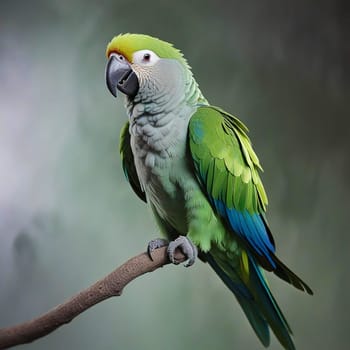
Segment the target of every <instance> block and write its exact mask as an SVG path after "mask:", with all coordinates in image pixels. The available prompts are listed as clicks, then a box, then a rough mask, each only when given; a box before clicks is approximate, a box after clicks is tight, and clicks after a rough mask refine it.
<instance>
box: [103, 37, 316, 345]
mask: <svg viewBox="0 0 350 350" xmlns="http://www.w3.org/2000/svg"><path fill="white" fill-rule="evenodd" d="M106 55H107V58H108V63H107V66H106V83H107V87H108V89H109V90H110V92H111V93H112V94H113V95H114V96H115V97H116V96H117V91H118V90H119V91H121V92H122V93H123V94H124V95H125V96H126V98H125V107H126V111H127V115H128V121H127V122H126V124H125V126H124V128H123V129H122V130H121V136H120V154H121V160H122V167H123V170H124V173H125V176H126V178H127V180H128V181H129V183H130V185H131V187H132V189H133V190H134V192H135V193H136V194H137V195H138V197H139V198H140V199H141V200H143V201H144V202H146V203H147V204H148V205H149V206H150V208H151V210H152V212H153V214H154V217H155V219H156V222H157V224H158V226H159V228H160V231H161V232H162V234H163V235H165V237H167V239H168V240H169V241H170V243H169V245H168V256H169V259H170V260H171V261H172V262H173V263H175V264H176V263H178V261H176V259H175V256H174V251H175V249H177V248H180V249H181V250H182V251H183V252H184V254H185V256H186V257H187V263H186V265H185V266H191V265H192V264H193V263H194V262H195V260H196V257H197V256H198V257H199V258H200V259H201V260H202V261H204V262H207V263H208V264H209V265H210V266H211V267H212V268H213V269H214V271H215V272H216V273H217V274H218V276H219V277H220V278H221V280H222V281H223V282H224V284H225V285H226V286H227V287H228V288H229V289H230V290H231V291H232V293H233V294H234V295H235V297H236V299H237V301H238V302H239V304H240V305H241V307H242V309H243V311H244V313H245V315H246V317H247V318H248V320H249V322H250V324H251V326H252V327H253V329H254V331H255V333H256V335H257V336H258V338H259V339H260V341H261V342H262V344H263V345H264V346H266V347H267V346H268V345H269V343H270V334H269V327H270V328H271V329H272V331H273V332H274V334H275V335H276V337H277V338H278V340H279V341H280V343H281V344H282V345H283V347H284V348H285V349H288V350H292V349H295V346H294V344H293V341H292V338H291V334H292V331H291V328H290V326H289V325H288V323H287V321H286V319H285V317H284V316H283V314H282V311H281V309H280V308H279V306H278V304H277V302H276V300H275V298H274V297H273V295H272V293H271V291H270V288H269V286H268V283H267V280H266V278H265V274H264V270H267V271H272V272H273V273H274V274H276V275H277V276H278V277H280V278H281V279H283V280H284V281H287V282H288V283H290V284H292V285H293V286H294V287H296V288H298V289H300V290H303V291H306V292H307V293H308V294H313V293H312V291H311V289H310V287H309V286H308V285H307V284H306V283H305V282H303V281H302V280H301V279H300V278H299V277H298V276H297V275H296V274H294V273H293V272H292V271H291V270H290V269H289V268H288V267H287V266H286V265H285V264H284V263H283V262H282V261H281V260H280V259H279V258H278V257H277V256H276V254H275V242H274V239H273V237H272V233H271V231H270V228H269V226H268V223H267V221H266V217H265V212H266V206H267V196H266V193H265V190H264V187H263V184H262V182H261V179H260V177H259V171H261V170H262V168H261V165H260V163H259V159H258V157H257V156H256V154H255V152H254V150H253V148H252V145H251V142H250V140H249V138H248V135H247V133H248V129H247V127H246V126H245V125H244V124H243V123H242V122H241V121H240V120H239V119H237V118H236V117H234V116H233V115H231V114H229V113H227V112H225V111H224V110H222V109H221V108H219V107H215V106H212V105H210V104H209V102H208V101H207V99H206V98H205V97H204V96H203V94H202V93H201V91H200V89H199V87H198V84H197V82H196V80H195V79H194V77H193V74H192V72H191V68H190V66H189V65H188V63H187V61H186V59H185V58H184V56H183V54H182V53H181V52H180V51H179V50H177V49H176V48H175V47H174V46H173V45H172V44H170V43H168V42H165V41H162V40H160V39H157V38H154V37H151V36H148V35H143V34H120V35H118V36H116V37H114V38H113V39H112V41H111V42H110V43H109V44H108V46H107V51H106ZM167 244H168V241H167V240H165V239H155V240H152V241H151V242H150V243H149V245H148V252H149V254H151V252H152V251H153V250H154V249H156V248H159V247H161V246H164V245H167Z"/></svg>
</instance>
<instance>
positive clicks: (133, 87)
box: [106, 55, 139, 98]
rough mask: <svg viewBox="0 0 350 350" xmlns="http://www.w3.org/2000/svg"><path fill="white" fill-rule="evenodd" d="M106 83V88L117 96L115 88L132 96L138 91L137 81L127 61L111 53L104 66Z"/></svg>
mask: <svg viewBox="0 0 350 350" xmlns="http://www.w3.org/2000/svg"><path fill="white" fill-rule="evenodd" d="M106 83H107V87H108V90H109V91H110V92H111V94H112V95H113V96H114V97H117V89H118V90H119V91H121V92H122V93H124V94H125V95H127V96H129V97H130V98H134V97H135V96H136V94H137V92H138V91H139V81H138V79H137V76H136V74H135V72H134V71H133V70H132V69H131V66H130V64H129V62H127V61H126V60H125V59H120V58H119V57H118V56H116V55H111V56H110V58H109V60H108V63H107V66H106Z"/></svg>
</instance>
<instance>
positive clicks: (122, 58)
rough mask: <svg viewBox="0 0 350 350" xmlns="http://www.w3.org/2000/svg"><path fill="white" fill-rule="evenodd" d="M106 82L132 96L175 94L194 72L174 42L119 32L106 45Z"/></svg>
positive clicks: (132, 97) (110, 88)
mask: <svg viewBox="0 0 350 350" xmlns="http://www.w3.org/2000/svg"><path fill="white" fill-rule="evenodd" d="M106 55H107V58H108V63H107V66H106V83H107V87H108V89H109V91H110V92H111V93H112V95H113V96H115V97H116V96H117V90H119V91H121V92H122V93H124V94H125V95H126V96H128V97H129V98H130V99H134V98H135V96H136V95H139V96H140V99H142V98H144V99H147V98H149V97H150V96H153V97H155V96H166V95H167V94H168V95H174V94H175V93H176V90H179V89H182V90H183V89H184V87H185V85H186V78H188V77H189V76H192V73H191V70H190V67H189V66H188V64H187V61H186V60H185V58H184V57H183V55H182V53H181V52H180V51H179V50H177V49H176V48H175V47H173V45H172V44H170V43H168V42H166V41H162V40H160V39H157V38H154V37H151V36H148V35H143V34H120V35H118V36H116V37H114V38H113V39H112V40H111V41H110V43H109V44H108V46H107V50H106Z"/></svg>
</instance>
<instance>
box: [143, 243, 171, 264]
mask: <svg viewBox="0 0 350 350" xmlns="http://www.w3.org/2000/svg"><path fill="white" fill-rule="evenodd" d="M168 244H169V242H168V241H167V240H166V239H163V238H156V239H152V241H150V242H149V243H148V246H147V254H148V256H149V258H150V259H151V260H152V261H153V259H152V252H153V251H154V250H156V249H158V248H162V247H165V246H167V245H168Z"/></svg>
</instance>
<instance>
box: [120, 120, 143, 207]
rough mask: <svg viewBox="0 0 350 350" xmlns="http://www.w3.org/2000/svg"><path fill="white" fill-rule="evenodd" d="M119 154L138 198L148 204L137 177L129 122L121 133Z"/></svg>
mask: <svg viewBox="0 0 350 350" xmlns="http://www.w3.org/2000/svg"><path fill="white" fill-rule="evenodd" d="M119 152H120V157H121V159H122V167H123V171H124V174H125V177H126V179H127V180H128V181H129V183H130V185H131V187H132V189H133V190H134V192H135V193H136V194H137V196H138V197H139V198H140V199H142V200H143V201H144V202H147V199H146V195H145V192H144V191H143V190H142V187H141V184H140V181H139V178H138V176H137V172H136V168H135V163H134V155H133V153H132V150H131V146H130V133H129V122H127V123H126V124H125V125H124V127H123V128H122V129H121V131H120V144H119Z"/></svg>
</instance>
